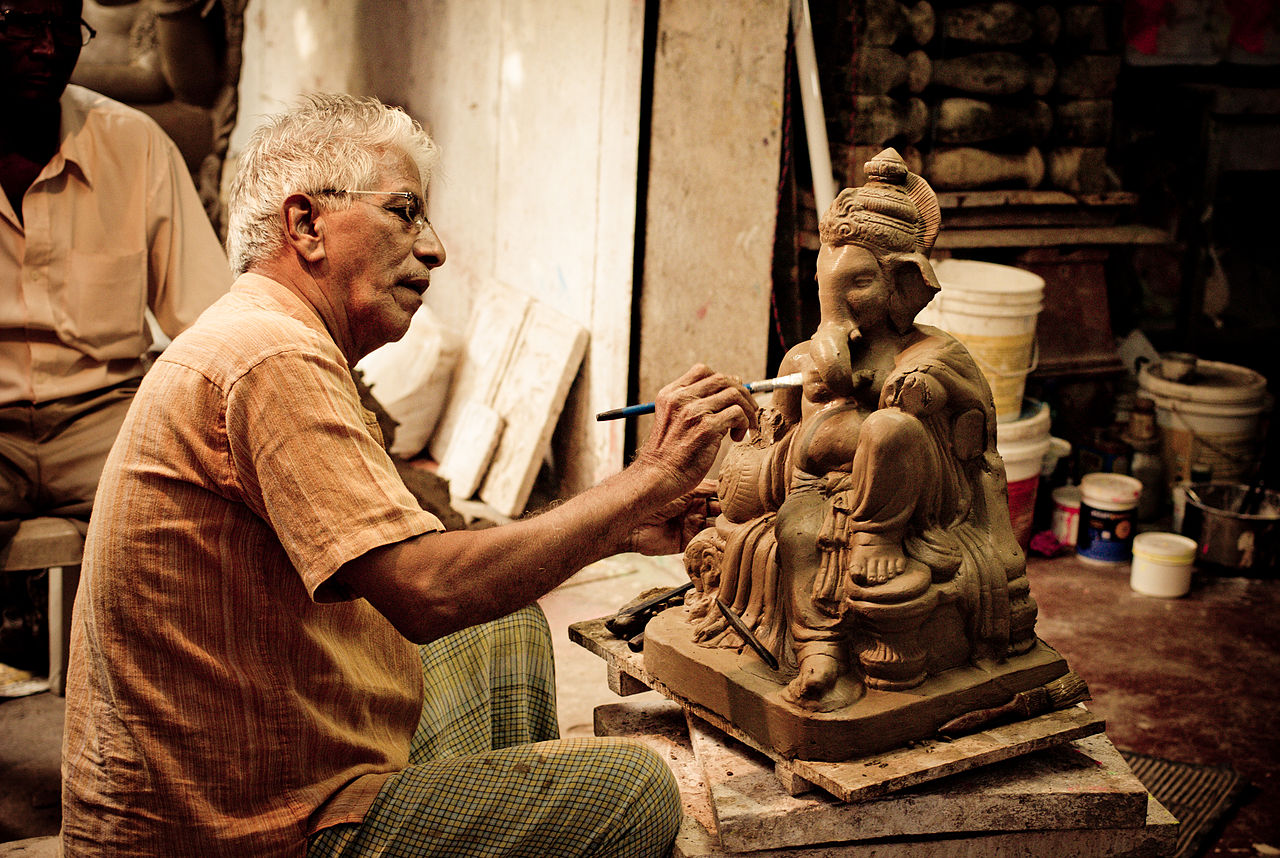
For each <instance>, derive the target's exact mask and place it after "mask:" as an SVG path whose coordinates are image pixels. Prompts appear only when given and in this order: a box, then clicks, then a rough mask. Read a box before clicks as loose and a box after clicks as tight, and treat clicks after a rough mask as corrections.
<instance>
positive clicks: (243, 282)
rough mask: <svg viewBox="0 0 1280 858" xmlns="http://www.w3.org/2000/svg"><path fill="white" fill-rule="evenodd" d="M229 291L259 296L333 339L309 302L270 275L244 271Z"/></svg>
mask: <svg viewBox="0 0 1280 858" xmlns="http://www.w3.org/2000/svg"><path fill="white" fill-rule="evenodd" d="M231 291H232V292H245V293H248V294H251V295H256V296H259V297H261V298H263V299H265V300H267V301H269V302H270V303H272V304H274V305H276V307H277V308H278V309H279V310H280V311H281V312H283V313H285V314H286V315H288V316H290V317H292V318H294V319H297V320H298V321H300V322H302V323H303V324H304V325H306V326H307V327H308V328H311V329H313V330H315V331H317V332H318V333H321V334H324V336H325V337H326V338H327V339H330V340H332V339H333V335H332V334H331V333H329V329H328V328H326V327H325V326H324V322H323V321H322V320H321V319H320V316H319V315H318V314H317V313H316V311H315V309H314V308H313V307H312V306H311V305H310V304H308V303H307V302H306V301H304V300H302V298H301V297H299V296H298V295H297V294H296V293H295V292H293V290H291V289H289V288H288V287H286V286H285V285H284V284H282V283H279V282H277V281H275V280H272V279H271V278H270V277H265V276H263V275H261V274H254V273H252V272H248V271H246V272H245V273H243V274H241V275H240V276H239V277H237V278H236V280H235V282H234V283H232V284H231Z"/></svg>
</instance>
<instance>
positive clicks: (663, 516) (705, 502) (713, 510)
mask: <svg viewBox="0 0 1280 858" xmlns="http://www.w3.org/2000/svg"><path fill="white" fill-rule="evenodd" d="M719 514H720V498H719V497H717V496H716V483H715V481H714V480H703V481H702V482H701V483H699V484H698V486H697V488H695V489H694V490H693V491H691V492H688V493H686V494H683V495H681V496H680V497H678V498H676V499H675V500H673V501H671V503H669V504H667V505H666V506H664V507H662V509H660V510H658V511H657V512H655V513H654V514H653V515H652V516H650V517H649V518H648V519H646V520H645V521H642V522H641V523H640V524H639V525H637V526H636V528H635V529H634V530H633V531H631V538H630V540H629V542H630V550H631V551H638V552H640V553H641V554H648V555H650V556H659V555H663V554H679V553H681V552H682V551H684V548H685V546H686V545H688V544H689V540H691V539H693V537H695V536H697V535H698V533H699V532H701V531H702V529H703V528H705V527H706V526H707V521H708V520H709V519H711V518H714V517H715V516H717V515H719Z"/></svg>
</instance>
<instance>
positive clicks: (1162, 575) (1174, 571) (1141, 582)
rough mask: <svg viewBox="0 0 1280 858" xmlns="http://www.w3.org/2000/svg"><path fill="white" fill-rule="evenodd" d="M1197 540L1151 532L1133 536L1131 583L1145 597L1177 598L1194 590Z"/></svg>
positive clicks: (1135, 590) (1174, 534) (1134, 589)
mask: <svg viewBox="0 0 1280 858" xmlns="http://www.w3.org/2000/svg"><path fill="white" fill-rule="evenodd" d="M1195 556H1196V541H1195V540H1194V539H1188V538H1187V537H1185V536H1181V535H1179V534H1176V533H1164V532H1160V531H1149V532H1147V533H1139V534H1138V535H1137V536H1135V537H1134V538H1133V566H1132V567H1131V569H1130V571H1129V586H1130V587H1131V588H1132V589H1133V591H1134V592H1136V593H1141V594H1142V595H1144V596H1158V597H1160V598H1162V599H1176V598H1178V597H1179V596H1185V595H1186V594H1187V592H1188V591H1189V590H1190V589H1191V567H1192V564H1193V563H1194V562H1195Z"/></svg>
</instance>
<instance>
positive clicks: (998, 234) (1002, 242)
mask: <svg viewBox="0 0 1280 858" xmlns="http://www.w3.org/2000/svg"><path fill="white" fill-rule="evenodd" d="M1168 243H1169V234H1168V233H1167V232H1165V231H1164V230H1160V229H1156V228H1155V227H1150V226H1142V225H1140V224H1125V225H1120V226H1105V227H1084V228H1074V229H1072V228H1066V227H1042V228H1036V227H1028V228H1023V229H956V230H947V229H946V228H945V227H944V228H943V230H942V232H941V233H939V234H938V243H937V244H936V245H935V247H936V248H937V249H939V250H957V249H960V248H971V247H1062V246H1068V245H1070V246H1080V245H1091V244H1168Z"/></svg>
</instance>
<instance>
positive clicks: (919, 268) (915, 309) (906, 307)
mask: <svg viewBox="0 0 1280 858" xmlns="http://www.w3.org/2000/svg"><path fill="white" fill-rule="evenodd" d="M886 261H887V262H888V269H889V274H890V278H891V281H892V284H893V285H892V287H891V291H890V297H889V321H890V323H891V324H892V325H893V329H894V330H895V331H897V332H898V333H899V334H905V333H906V332H907V330H908V329H910V327H911V323H912V322H914V321H915V318H916V314H917V313H919V312H920V311H921V310H923V309H924V308H925V305H926V304H928V303H929V302H930V301H932V300H933V296H934V295H936V294H938V290H939V289H940V288H941V286H940V285H939V284H938V275H937V274H935V273H934V272H933V266H932V265H930V264H929V260H928V258H927V257H926V256H925V255H924V254H923V253H919V252H916V253H894V254H890V255H889V256H888V257H887V259H886Z"/></svg>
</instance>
